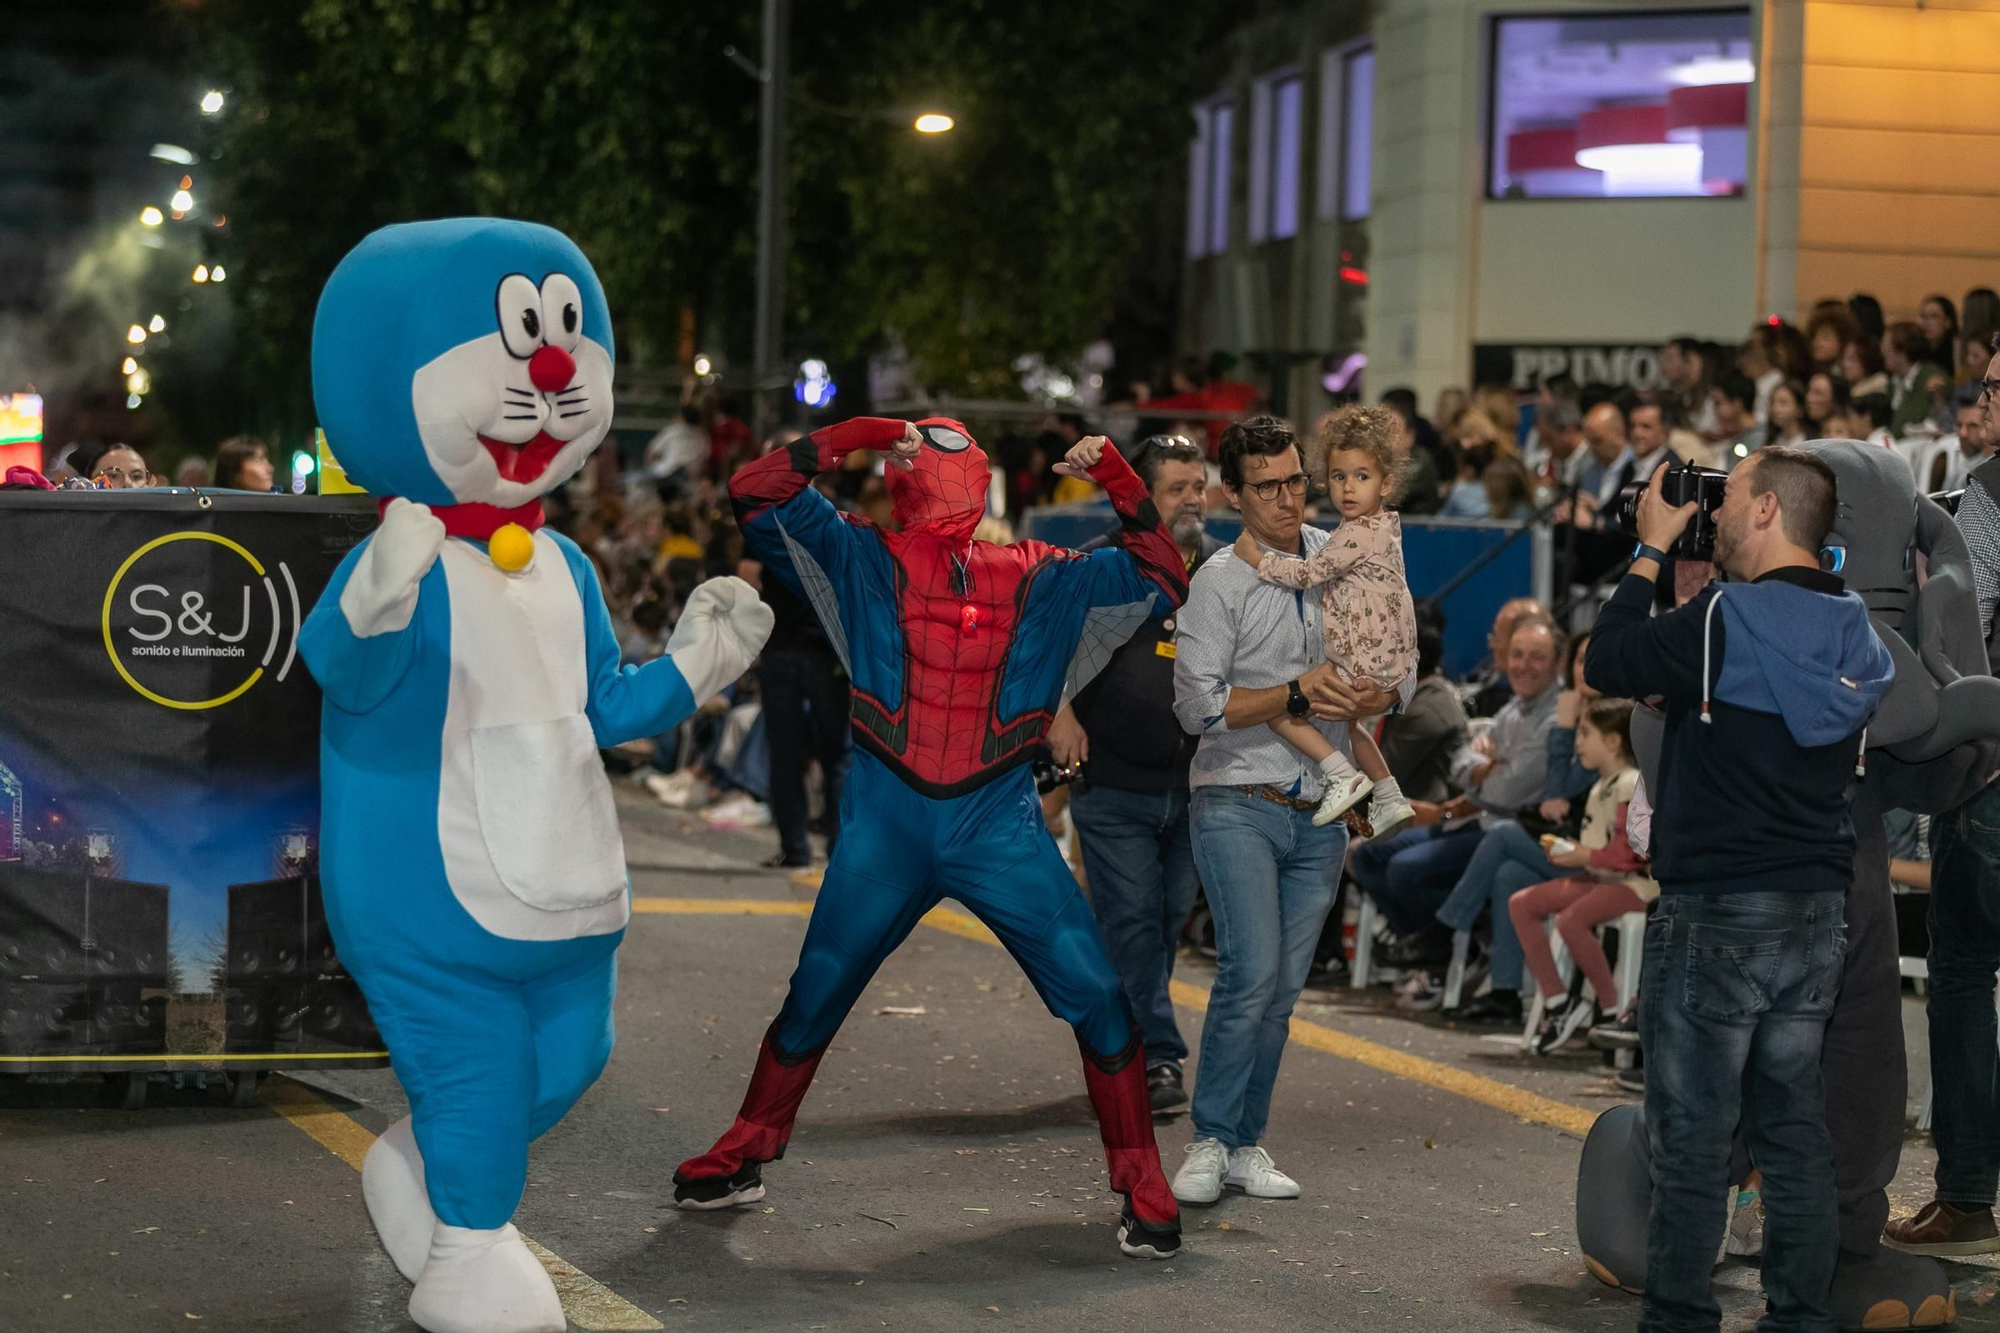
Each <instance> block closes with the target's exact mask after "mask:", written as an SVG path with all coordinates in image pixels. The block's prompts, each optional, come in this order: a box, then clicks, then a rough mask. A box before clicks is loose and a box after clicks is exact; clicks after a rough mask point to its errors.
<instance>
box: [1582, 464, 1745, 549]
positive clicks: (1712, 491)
mask: <svg viewBox="0 0 2000 1333" xmlns="http://www.w3.org/2000/svg"><path fill="white" fill-rule="evenodd" d="M1665 468H1666V476H1665V477H1663V478H1662V479H1661V481H1660V493H1661V498H1662V499H1664V500H1665V501H1666V502H1667V503H1668V504H1669V505H1670V506H1672V507H1673V508H1675V509H1679V508H1680V507H1681V506H1682V505H1685V504H1693V505H1695V506H1697V508H1696V509H1695V511H1694V517H1693V518H1692V519H1690V520H1688V525H1687V527H1685V528H1683V529H1682V530H1681V535H1680V536H1679V537H1678V538H1676V539H1675V540H1674V544H1673V545H1672V546H1671V547H1669V548H1667V554H1668V555H1670V556H1673V557H1674V558H1675V559H1678V560H1712V559H1714V558H1715V511H1716V510H1718V509H1720V508H1722V496H1723V488H1724V487H1726V486H1728V485H1729V474H1728V473H1727V472H1719V471H1717V470H1716V469H1714V468H1712V467H1696V466H1695V465H1694V464H1692V463H1668V464H1666V465H1665ZM1649 484H1650V483H1648V482H1644V481H1635V482H1633V483H1632V484H1631V485H1629V486H1627V487H1626V488H1625V489H1624V490H1621V491H1619V492H1618V499H1617V501H1616V503H1615V504H1614V505H1613V507H1612V510H1611V518H1612V521H1613V522H1615V523H1617V524H1618V527H1619V528H1620V530H1622V531H1624V532H1625V533H1627V534H1629V535H1630V536H1633V537H1637V536H1638V535H1639V499H1640V497H1641V496H1643V495H1644V494H1645V493H1646V487H1647V486H1648V485H1649Z"/></svg>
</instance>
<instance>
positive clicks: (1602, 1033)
mask: <svg viewBox="0 0 2000 1333" xmlns="http://www.w3.org/2000/svg"><path fill="white" fill-rule="evenodd" d="M1590 1044H1591V1045H1592V1046H1595V1047H1596V1048H1597V1049H1598V1050H1600V1051H1630V1050H1636V1049H1637V1048H1638V1045H1639V1011H1638V1010H1637V1009H1627V1010H1626V1011H1625V1012H1624V1013H1622V1014H1620V1015H1618V1017H1616V1018H1614V1019H1611V1020H1610V1021H1609V1022H1604V1023H1599V1024H1598V1025H1597V1026H1596V1027H1594V1028H1592V1029H1591V1030H1590Z"/></svg>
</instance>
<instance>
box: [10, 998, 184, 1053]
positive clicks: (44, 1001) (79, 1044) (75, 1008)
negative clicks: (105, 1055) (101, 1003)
mask: <svg viewBox="0 0 2000 1333" xmlns="http://www.w3.org/2000/svg"><path fill="white" fill-rule="evenodd" d="M161 1013H162V1016H163V1017H164V1015H165V1010H164V1009H162V1010H161ZM89 1035H90V994H89V992H88V991H87V990H86V989H85V988H84V987H82V986H80V985H76V984H73V983H65V982H16V981H0V1055H17V1056H19V1055H74V1054H76V1053H78V1051H79V1049H80V1048H86V1047H87V1046H88V1038H89Z"/></svg>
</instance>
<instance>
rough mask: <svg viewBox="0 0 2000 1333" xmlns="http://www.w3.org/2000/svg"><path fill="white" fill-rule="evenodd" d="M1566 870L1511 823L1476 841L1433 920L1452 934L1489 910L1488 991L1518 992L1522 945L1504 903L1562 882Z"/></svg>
mask: <svg viewBox="0 0 2000 1333" xmlns="http://www.w3.org/2000/svg"><path fill="white" fill-rule="evenodd" d="M1568 873H1570V872H1568V871H1565V870H1563V869H1561V868H1560V867H1558V866H1556V865H1555V864H1553V863H1552V862H1551V861H1550V860H1549V858H1548V857H1546V856H1544V855H1543V854H1542V844H1541V843H1539V842H1537V841H1536V840H1535V836H1534V835H1533V834H1531V833H1529V832H1528V831H1527V830H1526V829H1524V828H1522V827H1521V826H1520V825H1519V824H1516V823H1514V822H1513V821H1512V820H1509V821H1508V822H1506V823H1504V824H1501V825H1499V826H1498V827H1497V828H1495V829H1494V830H1493V831H1492V832H1491V833H1488V834H1487V835H1486V836H1485V837H1483V838H1481V839H1480V840H1479V847H1478V849H1477V850H1475V851H1474V852H1473V853H1472V860H1471V861H1470V862H1469V863H1468V864H1467V865H1466V867H1465V873H1464V874H1462V875H1460V876H1459V877H1458V886H1457V887H1456V888H1454V889H1453V890H1452V891H1451V896H1450V897H1449V898H1446V899H1445V900H1444V906H1443V907H1440V908H1438V912H1437V917H1438V920H1440V921H1442V922H1444V923H1445V924H1446V925H1447V926H1450V927H1451V928H1452V929H1453V930H1471V929H1472V927H1473V926H1474V925H1475V924H1477V923H1478V921H1479V913H1480V910H1481V909H1482V908H1486V907H1491V908H1492V909H1493V912H1492V916H1493V989H1495V990H1512V991H1517V990H1519V989H1521V941H1520V940H1519V939H1518V938H1517V937H1516V936H1515V934H1514V918H1513V917H1511V916H1509V915H1508V914H1507V900H1508V899H1509V898H1511V897H1513V896H1514V894H1515V893H1516V892H1517V891H1519V890H1521V889H1525V888H1527V887H1529V886H1530V885H1533V884H1545V883H1547V882H1548V881H1549V880H1552V879H1561V878H1562V877H1563V876H1564V875H1566V874H1568Z"/></svg>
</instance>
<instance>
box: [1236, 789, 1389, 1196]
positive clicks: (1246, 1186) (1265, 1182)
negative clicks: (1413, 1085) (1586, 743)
mask: <svg viewBox="0 0 2000 1333" xmlns="http://www.w3.org/2000/svg"><path fill="white" fill-rule="evenodd" d="M1363 781H1366V779H1363ZM1222 1183H1223V1184H1225V1185H1227V1186H1228V1187H1229V1188H1231V1189H1238V1190H1242V1191H1243V1192H1244V1193H1245V1194H1247V1195H1249V1196H1250V1197H1251V1198H1253V1199H1296V1198H1298V1197H1299V1182H1298V1181H1296V1180H1293V1179H1292V1178H1291V1177H1290V1176H1288V1175H1286V1174H1285V1173H1284V1172H1282V1171H1280V1170H1279V1169H1278V1168H1277V1165H1276V1164H1275V1163H1273V1162H1272V1161H1271V1154H1269V1153H1267V1152H1265V1151H1264V1150H1263V1149H1262V1148H1238V1149H1237V1150H1236V1151H1235V1152H1233V1153H1231V1154H1229V1174H1228V1175H1226V1176H1224V1177H1223V1178H1222Z"/></svg>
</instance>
